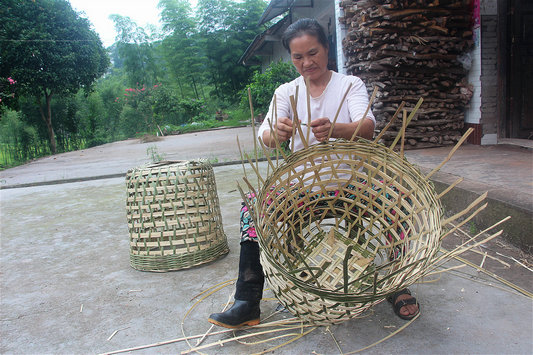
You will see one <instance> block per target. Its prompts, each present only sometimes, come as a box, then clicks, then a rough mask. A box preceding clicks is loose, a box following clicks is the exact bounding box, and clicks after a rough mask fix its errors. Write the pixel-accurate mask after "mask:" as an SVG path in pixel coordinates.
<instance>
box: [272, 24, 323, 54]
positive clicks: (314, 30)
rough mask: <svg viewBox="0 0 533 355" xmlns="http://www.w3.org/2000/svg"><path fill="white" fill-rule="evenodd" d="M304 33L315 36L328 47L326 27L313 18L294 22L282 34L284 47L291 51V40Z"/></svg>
mask: <svg viewBox="0 0 533 355" xmlns="http://www.w3.org/2000/svg"><path fill="white" fill-rule="evenodd" d="M303 35H309V36H313V37H315V38H316V39H317V40H318V42H319V43H320V44H321V45H323V46H324V48H328V47H329V45H328V39H327V37H326V33H325V32H324V29H323V28H322V26H320V24H319V23H318V21H317V20H315V19H312V18H302V19H299V20H298V21H296V22H294V23H292V24H291V25H290V26H289V27H287V29H286V30H285V32H283V35H282V36H281V43H282V44H283V47H285V49H286V50H288V51H289V53H290V52H291V49H290V47H289V44H290V43H291V41H292V40H293V39H294V38H296V37H300V36H303Z"/></svg>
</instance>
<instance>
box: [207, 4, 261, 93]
mask: <svg viewBox="0 0 533 355" xmlns="http://www.w3.org/2000/svg"><path fill="white" fill-rule="evenodd" d="M265 7H266V3H265V2H264V1H263V0H244V1H242V2H231V1H228V0H198V11H197V12H198V13H199V14H200V17H199V26H200V31H201V35H202V36H203V39H204V42H203V47H204V48H205V56H206V57H207V71H208V73H209V75H210V81H211V83H212V84H213V85H214V86H215V89H216V91H215V94H216V95H217V96H218V97H219V98H221V99H230V100H235V99H237V98H238V93H239V91H240V90H242V88H244V86H245V85H246V84H248V82H249V80H250V78H251V76H252V74H253V72H254V70H256V69H257V67H255V68H254V67H244V66H242V65H238V64H237V61H238V59H239V58H240V57H241V55H242V54H243V53H244V51H245V50H246V48H247V47H248V45H249V44H250V42H252V41H253V39H254V37H255V36H256V35H257V34H259V33H260V32H261V28H260V27H259V26H258V25H257V23H258V22H259V19H260V17H261V14H262V12H263V10H264V9H265Z"/></svg>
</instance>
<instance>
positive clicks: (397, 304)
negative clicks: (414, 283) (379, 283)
mask: <svg viewBox="0 0 533 355" xmlns="http://www.w3.org/2000/svg"><path fill="white" fill-rule="evenodd" d="M401 295H409V296H411V291H409V289H408V288H404V289H403V290H400V291H398V292H396V293H393V294H392V295H390V296H388V297H387V301H389V302H390V303H391V304H392V308H393V309H394V313H396V315H397V316H398V317H400V318H401V319H405V320H411V319H413V318H414V317H416V316H417V315H418V314H419V313H420V304H418V302H417V301H416V298H414V297H412V298H409V299H407V300H400V301H397V302H396V300H397V299H398V297H399V296H401ZM409 304H416V305H417V306H418V312H416V313H415V314H410V315H407V316H405V315H403V314H401V313H400V309H401V308H402V307H403V306H407V305H409Z"/></svg>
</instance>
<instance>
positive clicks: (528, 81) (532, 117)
mask: <svg viewBox="0 0 533 355" xmlns="http://www.w3.org/2000/svg"><path fill="white" fill-rule="evenodd" d="M510 14H511V18H510V30H511V31H510V32H511V33H510V34H511V38H510V42H511V53H510V55H511V58H510V61H509V64H510V70H509V89H510V92H509V98H510V101H509V120H508V126H507V134H508V136H509V137H510V138H526V139H528V138H529V139H533V1H532V0H514V1H512V2H511V11H510Z"/></svg>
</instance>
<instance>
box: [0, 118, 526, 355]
mask: <svg viewBox="0 0 533 355" xmlns="http://www.w3.org/2000/svg"><path fill="white" fill-rule="evenodd" d="M249 130H250V128H247V129H246V128H240V129H231V130H220V131H216V132H202V133H195V134H189V135H182V136H175V137H166V138H165V139H164V140H163V141H161V142H157V143H145V144H141V143H139V142H138V141H135V140H131V141H126V142H117V143H112V144H108V145H105V146H100V147H95V148H91V149H87V150H84V151H80V152H71V153H66V154H60V155H57V156H55V157H49V158H45V159H41V160H38V161H35V162H33V163H30V164H27V165H24V166H21V167H17V168H13V169H8V170H6V171H3V172H1V175H0V180H2V181H3V189H2V190H0V207H1V209H0V218H1V220H0V223H1V229H0V232H1V239H0V243H1V245H0V247H1V250H2V253H1V254H0V278H1V279H0V332H1V333H0V334H1V337H0V338H1V339H0V352H1V353H6V354H9V353H12V354H34V353H38V354H41V353H54V354H56V353H57V354H71V353H102V352H111V351H114V350H119V349H125V348H130V347H136V346H141V345H147V344H153V343H157V342H161V341H167V340H171V339H177V338H181V337H183V334H185V335H187V336H190V335H198V334H204V333H205V332H206V331H207V330H208V329H209V328H210V324H209V323H207V321H206V318H207V316H208V315H209V314H210V313H211V312H215V311H219V310H221V309H222V308H223V307H224V305H225V304H226V302H227V301H228V299H229V297H230V296H231V294H232V292H233V289H234V286H233V285H230V286H228V287H225V288H222V289H221V290H219V291H217V292H215V293H214V294H212V295H210V296H208V297H207V298H205V299H203V300H202V301H201V302H200V303H198V304H197V305H196V306H195V303H196V302H197V301H198V300H199V299H200V298H201V297H200V296H199V295H200V293H202V292H203V291H205V290H206V289H208V288H210V287H212V286H215V285H217V284H219V283H220V282H223V281H227V280H231V279H233V278H235V277H236V275H237V270H236V266H237V263H238V253H239V246H238V235H239V225H238V213H239V207H240V195H239V193H238V191H237V190H236V183H235V182H236V181H240V180H241V179H242V167H241V166H240V165H228V166H217V167H215V169H214V170H215V176H216V180H217V190H218V196H219V200H220V204H221V211H222V220H223V227H224V231H225V233H226V235H227V238H228V244H229V246H230V253H229V254H228V255H227V256H225V257H222V258H220V259H218V260H217V261H215V262H212V263H210V264H206V265H203V266H199V267H195V268H192V269H187V270H182V271H176V272H169V273H150V272H140V271H137V270H134V269H133V268H131V267H130V265H129V238H128V229H127V225H126V212H125V184H124V178H123V176H122V175H123V174H125V172H126V171H127V170H128V169H129V168H132V167H135V166H138V165H141V164H143V163H146V162H147V161H149V156H148V155H147V150H148V148H150V147H153V146H155V147H157V153H158V154H161V155H165V158H167V159H192V158H196V157H207V158H211V159H212V160H213V161H214V160H216V159H218V161H219V162H223V161H224V160H227V161H231V160H235V159H236V158H237V157H238V150H237V149H236V142H235V136H236V135H237V134H238V135H239V139H240V141H241V143H242V145H243V146H244V147H245V150H247V151H251V139H249V136H250V135H251V134H248V132H249ZM478 148H480V149H478ZM447 149H448V148H446V149H444V148H443V149H441V148H438V149H434V150H431V151H430V150H423V151H418V152H416V151H415V152H409V153H408V154H407V156H408V159H409V160H410V161H412V162H413V161H414V162H415V163H417V164H418V165H419V166H420V167H421V169H431V168H432V165H433V166H435V165H436V164H438V163H435V161H438V162H440V161H441V160H442V159H443V157H445V156H446V155H447V151H449V149H448V150H447ZM463 149H464V154H465V156H464V157H462V156H461V154H463ZM502 149H503V152H502ZM152 151H154V149H152ZM428 151H429V152H428ZM487 153H488V154H487ZM457 154H459V159H457V155H456V156H455V157H454V158H453V159H452V161H450V162H449V163H448V164H447V165H446V166H445V168H443V169H442V174H444V178H443V180H445V178H450V177H456V176H457V175H458V176H463V177H465V179H466V180H467V181H466V182H467V183H471V184H473V186H474V187H479V184H482V185H484V186H488V187H490V191H496V192H498V191H500V192H501V195H502V196H504V197H505V196H506V195H507V196H508V197H510V196H512V195H516V197H520V199H518V200H519V202H514V203H515V205H519V204H520V201H521V200H522V199H523V200H525V201H524V203H523V205H520V207H521V208H524V209H526V210H527V203H528V201H527V200H529V203H531V197H529V196H528V195H527V194H528V193H531V188H532V185H531V176H532V175H531V174H530V175H527V172H528V169H531V164H532V160H528V159H531V151H529V150H521V149H516V148H511V147H500V148H494V149H492V148H488V149H485V148H484V147H473V146H465V147H463V148H461V149H460V150H459V152H458V153H457ZM474 154H478V155H479V158H478V159H473V158H472V156H473V155H474ZM491 157H494V158H495V159H497V161H499V164H496V165H491V164H489V163H490V161H491V159H490V158H491ZM465 159H470V160H468V161H465ZM483 159H484V160H483ZM487 161H488V162H489V163H486V164H485V163H483V164H478V163H479V162H487ZM517 161H518V163H517ZM476 164H478V165H476ZM528 164H529V165H528ZM263 165H264V164H263ZM499 166H502V167H501V170H498V168H497V167H499ZM472 170H474V171H475V172H472ZM483 170H485V173H483ZM510 172H511V174H510ZM529 172H531V170H529ZM469 174H475V175H476V176H475V177H474V178H472V179H470V176H471V175H469ZM521 174H523V175H521ZM448 175H449V176H448ZM113 176H117V177H113ZM497 176H501V178H500V179H498V178H497ZM105 177H107V178H105ZM96 178H98V179H96ZM92 179H94V180H92ZM76 180H81V181H78V182H69V181H76ZM509 181H514V182H515V183H513V184H509ZM60 182H63V183H60ZM50 183H53V184H50ZM23 184H26V185H23ZM520 184H523V188H524V189H525V190H520V188H521V187H522V185H520ZM17 185H18V186H19V188H8V187H16V186H17ZM21 186H26V187H21ZM528 188H529V189H528ZM489 195H490V194H489ZM492 222H493V223H494V222H495V220H494V221H492ZM504 228H505V227H504ZM529 232H530V233H531V229H529ZM460 239H461V238H460V236H454V237H452V238H450V239H449V240H446V246H447V247H452V246H454V245H456V244H458V243H459V242H460ZM484 250H485V251H487V252H488V253H489V256H490V255H492V259H491V258H490V257H489V258H487V259H486V262H485V266H486V267H487V268H489V269H490V270H492V271H493V272H495V273H497V274H498V275H500V276H502V277H504V278H505V279H507V280H509V281H511V282H513V283H514V284H516V285H518V286H520V287H522V288H524V289H526V290H528V291H529V292H532V291H533V282H531V281H532V280H533V278H532V277H531V275H532V274H531V271H529V270H528V269H526V268H524V267H522V266H520V265H519V264H518V263H516V262H515V261H520V262H521V263H522V264H525V265H526V266H528V265H529V267H531V264H529V262H530V261H531V258H530V256H531V255H530V254H524V253H522V252H520V250H518V249H516V248H514V247H512V246H510V245H509V244H508V243H507V242H506V240H504V239H499V240H496V241H494V242H492V243H489V244H487V245H486V246H485V249H484ZM467 257H468V258H469V260H472V261H474V262H476V263H477V264H478V265H479V263H480V260H481V256H480V255H477V254H473V253H470V255H468V256H467ZM476 258H477V259H476ZM509 258H514V260H515V261H513V260H512V259H509ZM455 264H457V262H455V261H453V262H450V265H455ZM411 290H412V291H413V292H414V294H415V296H416V297H417V298H418V299H419V301H420V302H421V316H420V317H419V318H418V319H417V320H415V321H414V322H413V323H412V324H411V325H410V326H409V327H407V328H406V329H404V330H403V331H401V332H399V333H398V334H396V335H395V336H393V337H391V338H390V339H387V340H386V341H384V342H382V343H380V344H378V345H377V346H375V347H372V348H370V349H368V350H365V351H363V353H369V354H382V353H421V354H426V353H432V354H444V353H446V354H448V353H472V354H486V353H516V354H531V353H532V352H533V301H532V299H531V298H530V297H526V296H524V295H523V294H520V293H518V292H516V291H514V290H512V289H511V288H510V287H509V286H508V285H506V284H504V283H502V282H499V281H497V280H495V279H493V278H490V277H488V276H485V275H484V274H482V273H478V272H477V271H475V270H474V269H472V268H470V267H464V268H461V269H458V270H456V271H453V272H444V273H441V274H438V275H436V276H434V277H428V278H427V279H426V280H423V282H421V283H418V284H415V285H413V286H412V287H411ZM265 298H266V299H265V300H264V301H263V302H262V318H263V319H264V318H266V317H267V316H268V315H270V314H272V313H273V312H274V309H275V307H276V305H277V302H276V301H275V300H272V299H271V293H270V292H269V291H267V292H265ZM193 306H194V308H193V309H192V310H191V307H193ZM186 315H187V317H186V318H184V317H185V316H186ZM286 317H289V315H288V314H287V313H277V314H274V316H273V317H272V318H271V319H283V318H286ZM404 324H406V322H405V321H403V320H401V319H399V318H398V317H396V316H395V315H394V313H393V312H392V309H391V307H390V305H389V304H388V303H387V302H384V303H381V304H379V305H377V306H376V307H374V309H373V310H372V311H371V312H368V313H367V317H364V318H361V319H354V320H350V321H348V322H345V323H343V324H341V325H335V326H330V327H329V328H327V327H320V328H318V329H315V330H314V331H313V332H311V333H309V334H307V335H305V336H304V337H303V338H302V339H299V340H297V341H295V342H293V343H291V344H288V345H286V346H284V347H282V348H279V349H277V350H275V351H274V353H277V354H295V353H297V354H312V353H318V354H338V353H341V352H344V353H346V352H350V351H354V350H358V349H361V348H363V347H365V346H367V345H370V344H372V343H374V342H376V341H379V340H380V339H383V338H384V337H386V336H387V335H390V334H391V333H393V332H394V331H395V330H398V329H399V328H400V327H401V326H403V325H404ZM218 330H220V328H215V329H213V330H212V331H213V332H214V331H218ZM235 334H236V335H244V334H247V332H246V331H238V332H236V333H235ZM276 334H277V333H276ZM276 334H269V335H263V336H255V337H254V338H253V339H248V340H245V341H246V342H248V343H251V342H254V341H255V342H256V341H258V340H260V339H266V338H271V337H273V336H274V335H276ZM112 335H113V336H112ZM111 336H112V337H111ZM232 336H233V334H227V333H225V334H219V335H212V336H209V337H208V338H207V339H205V340H204V341H203V343H202V344H210V343H213V342H215V341H218V340H224V339H228V338H230V337H232ZM287 339H288V338H284V339H283V340H269V341H268V342H267V343H264V344H252V345H246V344H242V343H236V342H231V343H227V344H225V345H224V346H223V347H220V346H218V345H217V346H215V347H212V348H208V349H206V350H203V352H204V353H207V354H215V353H216V354H218V353H221V354H246V353H254V352H260V351H263V350H266V349H269V348H271V347H273V346H276V345H279V344H281V343H282V342H284V341H286V340H287ZM191 343H192V344H195V343H196V340H193V341H191ZM339 348H340V349H339ZM187 349H189V347H188V345H187V344H186V343H185V342H183V341H181V342H175V343H171V344H168V345H164V346H160V347H151V348H147V349H144V350H138V351H135V352H134V353H144V354H146V353H149V354H152V353H178V352H181V351H184V350H187Z"/></svg>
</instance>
